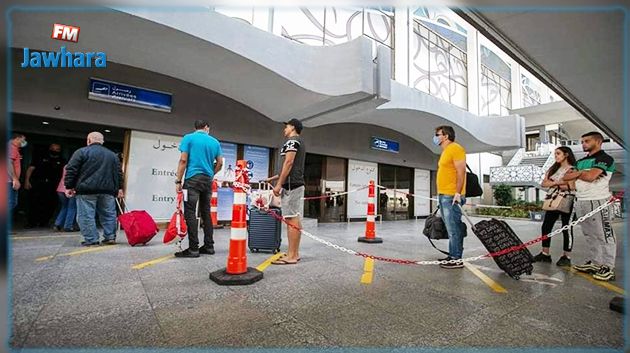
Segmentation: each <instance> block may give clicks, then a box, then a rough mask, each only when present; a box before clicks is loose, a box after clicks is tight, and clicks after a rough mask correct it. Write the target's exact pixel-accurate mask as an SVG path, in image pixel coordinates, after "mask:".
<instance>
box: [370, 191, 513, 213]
mask: <svg viewBox="0 0 630 353" xmlns="http://www.w3.org/2000/svg"><path fill="white" fill-rule="evenodd" d="M376 187H377V188H379V189H383V190H390V191H394V192H396V193H399V194H403V195H407V196H411V197H417V198H419V199H425V200H430V201H436V202H437V201H439V200H438V199H436V198H434V197H427V196H422V195H416V194H412V193H410V192H404V191H400V190H396V189H392V188H387V187H384V186H381V185H376ZM466 206H468V207H483V208H508V209H509V208H511V207H509V206H496V205H472V204H469V205H466Z"/></svg>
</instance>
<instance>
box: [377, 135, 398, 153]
mask: <svg viewBox="0 0 630 353" xmlns="http://www.w3.org/2000/svg"><path fill="white" fill-rule="evenodd" d="M371 147H372V149H374V150H379V151H385V152H391V153H398V151H399V148H400V145H399V144H398V142H397V141H392V140H386V139H383V138H380V137H374V136H372V143H371Z"/></svg>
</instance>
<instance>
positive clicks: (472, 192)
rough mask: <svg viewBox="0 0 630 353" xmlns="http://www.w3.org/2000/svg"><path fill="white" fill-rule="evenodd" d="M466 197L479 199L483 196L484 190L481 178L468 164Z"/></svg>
mask: <svg viewBox="0 0 630 353" xmlns="http://www.w3.org/2000/svg"><path fill="white" fill-rule="evenodd" d="M466 169H468V172H466V197H478V196H481V195H483V189H482V188H481V185H480V184H479V178H478V177H477V175H475V173H473V172H472V170H471V169H470V167H469V166H468V164H466Z"/></svg>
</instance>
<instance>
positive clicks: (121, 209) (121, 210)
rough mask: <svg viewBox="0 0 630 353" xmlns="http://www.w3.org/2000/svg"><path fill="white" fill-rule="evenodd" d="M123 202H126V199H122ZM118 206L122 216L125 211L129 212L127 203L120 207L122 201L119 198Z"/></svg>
mask: <svg viewBox="0 0 630 353" xmlns="http://www.w3.org/2000/svg"><path fill="white" fill-rule="evenodd" d="M122 200H123V202H125V199H122ZM116 205H118V210H120V214H123V213H125V211H126V210H127V203H126V202H125V203H124V204H123V206H124V207H123V206H121V205H120V201H119V200H118V198H116Z"/></svg>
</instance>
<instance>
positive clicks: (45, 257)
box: [35, 245, 118, 261]
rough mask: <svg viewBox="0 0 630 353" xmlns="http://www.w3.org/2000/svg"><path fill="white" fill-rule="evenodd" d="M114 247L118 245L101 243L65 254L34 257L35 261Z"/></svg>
mask: <svg viewBox="0 0 630 353" xmlns="http://www.w3.org/2000/svg"><path fill="white" fill-rule="evenodd" d="M116 247H118V245H102V246H98V247H93V248H89V249H83V250H77V251H73V252H69V253H65V254H57V255H50V256H42V257H38V258H37V259H35V261H46V260H50V259H54V258H55V257H58V256H75V255H81V254H87V253H90V252H97V251H103V250H110V249H113V248H116Z"/></svg>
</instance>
